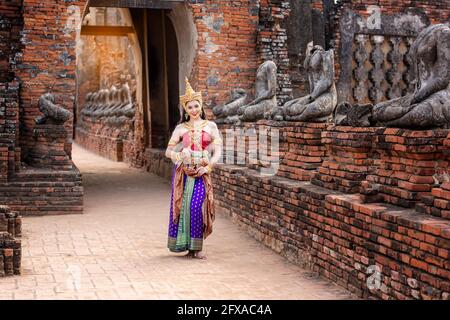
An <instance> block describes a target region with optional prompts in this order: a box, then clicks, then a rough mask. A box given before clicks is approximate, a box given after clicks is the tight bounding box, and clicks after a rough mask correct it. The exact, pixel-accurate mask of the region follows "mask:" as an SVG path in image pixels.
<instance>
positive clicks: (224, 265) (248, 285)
mask: <svg viewBox="0 0 450 320" xmlns="http://www.w3.org/2000/svg"><path fill="white" fill-rule="evenodd" d="M73 153H74V161H75V162H76V164H77V166H78V167H79V168H80V170H81V171H82V172H83V176H84V185H85V214H83V215H69V216H49V217H30V218H25V219H24V223H23V260H22V265H23V267H22V271H23V274H22V275H21V276H16V277H9V278H1V279H0V299H354V298H355V297H354V296H351V295H350V294H349V293H348V292H346V291H345V290H343V289H341V288H340V287H338V286H336V285H333V284H331V283H329V282H327V281H325V280H323V279H322V278H317V277H316V276H315V275H314V274H312V273H311V272H309V271H307V270H304V269H301V268H300V267H298V266H295V265H293V264H291V263H289V262H287V261H286V260H285V259H284V258H282V257H281V256H279V255H277V254H276V253H274V252H272V251H271V250H269V249H267V248H266V247H264V246H263V245H262V244H260V243H258V242H257V241H256V240H254V239H253V238H251V237H250V236H248V235H247V234H246V233H245V232H243V231H242V230H240V229H239V228H238V227H237V226H235V225H234V224H233V223H232V222H231V221H230V220H229V219H228V218H226V217H222V216H218V217H217V219H216V222H215V226H214V227H215V229H214V233H213V234H212V235H211V236H210V238H208V240H207V241H206V242H205V253H206V254H207V256H208V259H207V260H206V261H202V260H188V259H185V258H183V257H181V254H173V253H170V252H168V250H167V248H166V241H167V238H166V236H167V234H166V233H167V223H168V205H169V200H170V184H169V183H168V182H167V181H165V180H163V179H161V178H159V177H156V176H154V175H151V174H148V173H144V172H142V171H139V170H135V169H131V168H128V166H127V165H125V164H123V163H115V162H112V161H109V160H106V159H103V158H100V157H98V156H96V155H94V154H92V153H90V152H88V151H85V150H83V149H81V148H80V147H79V146H77V145H74V152H73Z"/></svg>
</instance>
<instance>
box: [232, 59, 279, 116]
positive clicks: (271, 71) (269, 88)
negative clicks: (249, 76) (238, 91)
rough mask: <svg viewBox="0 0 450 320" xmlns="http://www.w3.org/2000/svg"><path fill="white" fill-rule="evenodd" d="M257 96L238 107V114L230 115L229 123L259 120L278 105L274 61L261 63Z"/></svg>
mask: <svg viewBox="0 0 450 320" xmlns="http://www.w3.org/2000/svg"><path fill="white" fill-rule="evenodd" d="M255 89H256V97H255V99H254V100H253V101H252V102H250V103H249V104H247V105H244V106H241V107H240V108H239V109H238V112H237V114H238V115H237V116H234V117H228V119H227V121H226V122H228V123H230V122H234V123H238V122H240V121H249V122H251V121H257V120H259V119H263V118H264V115H265V114H266V113H267V112H270V111H272V109H273V108H276V106H277V97H276V92H277V66H276V64H275V63H274V62H273V61H270V60H269V61H266V62H264V63H263V64H261V65H260V66H259V68H258V70H257V72H256V85H255Z"/></svg>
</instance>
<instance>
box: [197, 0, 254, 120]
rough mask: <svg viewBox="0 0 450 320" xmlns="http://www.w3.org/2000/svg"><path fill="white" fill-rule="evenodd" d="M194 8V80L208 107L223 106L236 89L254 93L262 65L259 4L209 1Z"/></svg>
mask: <svg viewBox="0 0 450 320" xmlns="http://www.w3.org/2000/svg"><path fill="white" fill-rule="evenodd" d="M191 8H192V12H193V15H194V21H195V23H196V27H197V32H198V53H197V56H196V58H195V62H194V68H193V70H192V73H191V80H192V84H193V86H194V87H195V88H196V90H202V91H203V94H204V103H205V106H207V107H213V106H214V105H216V104H221V103H224V102H225V101H227V100H228V99H229V94H230V90H231V89H234V88H238V87H240V88H243V89H245V90H248V91H250V92H252V91H253V90H254V81H255V76H256V69H257V68H258V65H259V63H260V62H261V60H260V59H259V57H258V56H257V54H256V37H257V31H256V29H257V25H258V10H257V1H255V0H243V1H217V0H207V1H202V3H198V4H191ZM212 24H215V25H216V27H215V28H214V27H213V26H212ZM208 114H209V115H210V116H211V115H212V113H210V112H209V111H208Z"/></svg>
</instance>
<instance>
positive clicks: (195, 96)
mask: <svg viewBox="0 0 450 320" xmlns="http://www.w3.org/2000/svg"><path fill="white" fill-rule="evenodd" d="M185 81H186V93H185V94H184V96H180V103H181V106H182V107H183V108H184V109H186V104H187V103H188V102H190V101H193V100H197V101H198V102H199V103H200V105H202V104H203V101H202V92H201V91H199V92H195V91H194V89H192V87H191V84H190V83H189V80H188V78H186V80H185Z"/></svg>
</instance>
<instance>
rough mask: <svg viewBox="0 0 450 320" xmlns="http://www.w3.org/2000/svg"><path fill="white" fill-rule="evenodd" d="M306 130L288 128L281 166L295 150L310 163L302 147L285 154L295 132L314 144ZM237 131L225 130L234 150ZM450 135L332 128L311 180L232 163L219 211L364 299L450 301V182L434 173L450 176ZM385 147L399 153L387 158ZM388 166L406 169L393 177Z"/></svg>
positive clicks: (223, 169)
mask: <svg viewBox="0 0 450 320" xmlns="http://www.w3.org/2000/svg"><path fill="white" fill-rule="evenodd" d="M246 126H248V127H249V126H252V127H253V128H254V129H255V127H256V131H257V132H258V131H264V130H268V129H267V128H268V127H271V130H272V133H273V130H274V129H276V128H277V126H275V127H274V126H273V125H271V124H270V123H267V122H264V121H262V122H260V123H258V124H256V125H254V124H251V125H250V124H248V125H246ZM248 127H247V129H246V130H247V131H248ZM258 127H259V128H258ZM299 128H302V125H301V124H300V123H297V124H296V125H293V126H292V125H291V126H290V125H285V126H283V128H282V133H281V136H282V138H281V139H280V141H281V142H280V149H279V155H280V163H281V164H282V163H283V162H284V161H285V160H286V157H288V158H292V157H293V154H294V155H296V156H297V159H300V158H301V157H302V154H301V152H299V150H296V149H292V148H290V149H289V150H290V152H289V153H285V152H284V147H283V144H284V143H286V142H285V141H286V139H287V138H289V140H290V139H291V138H292V136H291V137H290V136H289V134H288V135H286V133H290V132H291V133H294V134H293V135H294V136H295V137H296V139H297V140H301V139H304V140H305V139H306V140H307V139H311V138H312V137H311V133H310V132H308V131H305V130H303V132H302V130H299ZM227 129H230V128H227V127H225V128H222V132H223V135H224V137H225V144H226V143H227V142H226V141H227V140H228V139H227V138H226V130H227ZM449 134H450V131H449V130H438V131H412V130H398V129H384V128H381V129H377V128H351V127H336V126H333V125H329V126H328V127H327V128H326V129H324V130H323V131H322V134H321V142H320V143H319V144H317V143H316V146H325V147H326V148H325V150H326V155H325V157H324V158H323V161H322V162H321V163H320V165H319V166H318V167H317V168H316V169H314V170H313V172H314V173H313V175H312V177H311V179H310V180H309V179H305V177H304V175H303V172H297V176H295V172H296V171H293V172H291V173H290V176H289V178H287V177H286V174H285V173H284V172H276V174H275V175H266V174H264V171H262V170H261V169H262V168H267V165H264V162H261V161H256V162H255V161H254V160H255V159H251V158H250V159H244V161H243V163H241V164H240V165H236V162H237V161H236V160H235V161H234V162H230V161H229V160H228V161H226V160H225V163H226V164H223V165H220V166H218V167H216V169H215V170H214V173H213V179H214V183H215V199H216V201H217V208H218V210H219V212H221V213H224V214H227V215H229V216H230V217H231V218H232V219H233V221H235V222H236V223H237V224H239V225H240V226H242V227H243V228H244V229H245V230H246V231H247V232H248V233H249V234H250V235H252V236H253V237H254V238H256V239H257V240H259V241H261V242H262V243H264V244H265V245H266V246H268V247H269V248H271V249H273V250H274V251H276V252H278V253H280V254H281V255H283V256H285V257H286V258H287V259H289V260H291V261H293V262H295V263H298V264H301V265H303V266H306V267H308V268H310V269H311V270H314V271H317V272H318V273H320V274H322V275H323V276H325V277H326V278H328V279H330V280H332V281H333V282H335V283H338V284H339V285H341V286H343V287H345V288H347V289H348V290H350V291H351V292H353V293H355V294H357V295H358V296H360V297H364V298H368V297H372V298H381V299H448V298H449V292H450V291H449V290H450V263H449V261H450V260H449V254H450V233H449V232H450V220H449V212H450V211H449V209H450V185H449V184H448V183H440V182H436V181H435V180H434V179H433V178H432V177H433V176H435V177H437V176H439V175H442V174H443V171H446V172H447V174H448V173H450V172H449V167H450V166H449V161H450V158H448V155H446V153H447V151H446V150H447V148H448V147H446V146H447V145H448V137H449V136H448V135H449ZM257 136H258V135H257ZM283 136H284V138H283ZM258 139H260V136H258ZM427 139H428V140H427ZM430 139H434V140H433V142H432V148H433V150H428V151H426V150H425V149H427V147H424V145H421V144H422V143H425V144H426V141H425V140H427V141H430ZM293 141H295V140H293ZM380 141H382V142H380ZM251 145H252V144H250V150H252V149H253V150H255V148H252V147H251ZM253 145H254V146H256V142H254V143H253ZM328 145H330V146H333V147H331V148H330V147H327V146H328ZM428 147H430V145H428ZM243 148H248V144H245V146H244V147H243ZM269 149H270V146H269ZM385 149H390V150H391V151H390V155H391V156H390V157H389V156H383V152H384V151H383V150H385ZM258 150H260V151H259V152H261V148H259V149H258ZM402 150H408V154H407V155H402V153H401V151H402ZM247 151H248V150H247ZM398 152H400V153H398ZM430 152H432V156H433V158H432V159H433V160H431V158H430V157H431V155H430ZM268 153H270V152H268ZM388 153H389V152H388ZM392 153H394V154H397V156H396V157H397V158H394V159H393V158H392ZM272 154H273V155H274V154H276V152H272ZM377 154H378V155H377ZM380 154H381V156H380ZM226 156H227V151H226V150H225V155H224V157H225V158H226ZM402 157H406V158H408V157H409V160H408V159H406V158H405V159H402ZM255 158H256V159H258V158H259V157H258V155H256V157H255ZM230 159H232V157H230ZM274 159H276V158H273V159H272V160H274ZM395 159H397V160H395ZM386 161H390V162H394V163H398V164H399V165H397V166H395V164H394V167H393V168H392V166H391V167H390V168H391V170H394V171H391V172H387V171H386V169H387V167H386ZM402 163H403V165H401V164H402ZM405 163H406V164H407V167H404V165H405ZM291 167H294V168H295V166H293V165H292V166H291ZM279 168H280V169H281V168H282V166H279ZM419 173H420V174H421V176H418V175H417V174H419ZM380 174H383V176H385V175H387V176H389V178H388V179H390V180H389V181H384V180H383V181H380V180H378V182H379V183H381V184H382V185H383V186H385V188H386V189H381V191H380V192H381V197H379V198H376V199H374V198H371V197H370V195H367V194H360V191H361V192H364V190H365V189H364V188H363V187H362V186H364V185H365V184H366V181H367V182H370V181H371V179H373V177H374V176H378V177H379V176H380ZM370 177H372V178H370ZM314 180H316V181H314ZM394 181H395V184H394ZM311 182H312V183H311ZM383 183H384V184H383ZM402 199H403V200H402ZM406 200H407V201H406ZM374 272H376V273H374ZM374 279H375V280H377V279H379V284H378V285H377V284H376V282H374V281H375V280H374ZM377 281H378V280H377Z"/></svg>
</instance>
